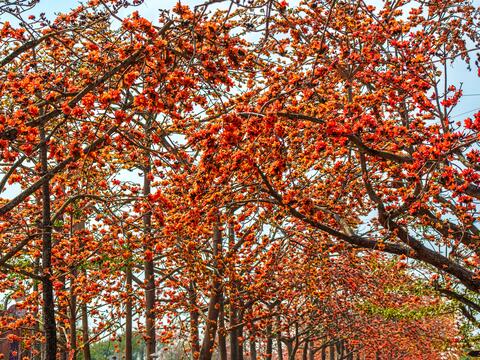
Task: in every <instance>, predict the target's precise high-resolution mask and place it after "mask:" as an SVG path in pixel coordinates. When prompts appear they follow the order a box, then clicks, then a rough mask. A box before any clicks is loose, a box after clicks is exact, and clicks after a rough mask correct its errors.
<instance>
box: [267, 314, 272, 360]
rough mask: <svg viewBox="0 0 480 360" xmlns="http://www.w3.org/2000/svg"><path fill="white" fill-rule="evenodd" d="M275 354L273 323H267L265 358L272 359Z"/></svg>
mask: <svg viewBox="0 0 480 360" xmlns="http://www.w3.org/2000/svg"><path fill="white" fill-rule="evenodd" d="M272 355H273V337H272V324H270V323H269V324H268V325H267V354H266V356H265V360H272Z"/></svg>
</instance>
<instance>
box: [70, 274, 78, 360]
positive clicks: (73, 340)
mask: <svg viewBox="0 0 480 360" xmlns="http://www.w3.org/2000/svg"><path fill="white" fill-rule="evenodd" d="M72 275H73V279H75V278H76V277H77V271H76V269H73V270H72ZM73 279H72V280H71V281H70V354H71V355H70V359H69V360H75V359H76V358H77V295H75V293H74V287H73V285H74V280H73Z"/></svg>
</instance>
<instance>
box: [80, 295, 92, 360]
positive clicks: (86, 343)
mask: <svg viewBox="0 0 480 360" xmlns="http://www.w3.org/2000/svg"><path fill="white" fill-rule="evenodd" d="M82 340H83V344H82V345H83V360H92V356H91V354H90V336H89V334H88V308H87V304H86V303H83V304H82Z"/></svg>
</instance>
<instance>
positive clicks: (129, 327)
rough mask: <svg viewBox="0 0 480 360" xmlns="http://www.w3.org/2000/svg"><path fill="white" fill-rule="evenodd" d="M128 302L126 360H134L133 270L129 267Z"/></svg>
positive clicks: (126, 306)
mask: <svg viewBox="0 0 480 360" xmlns="http://www.w3.org/2000/svg"><path fill="white" fill-rule="evenodd" d="M126 272H127V274H126V275H127V276H126V282H127V289H126V290H127V295H128V297H127V302H126V304H125V360H132V340H133V339H132V318H133V314H132V298H131V295H132V290H133V289H132V268H131V267H130V266H128V267H127V270H126Z"/></svg>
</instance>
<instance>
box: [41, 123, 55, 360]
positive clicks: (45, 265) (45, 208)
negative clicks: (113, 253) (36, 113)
mask: <svg viewBox="0 0 480 360" xmlns="http://www.w3.org/2000/svg"><path fill="white" fill-rule="evenodd" d="M40 141H41V143H42V145H41V146H40V162H41V169H42V175H45V174H47V173H48V160H47V159H48V154H47V151H48V150H47V144H46V141H45V130H44V129H43V127H42V128H41V129H40ZM51 220H52V219H51V214H50V182H49V181H47V182H45V184H43V186H42V274H43V276H44V280H43V289H42V296H43V309H42V310H43V331H44V333H45V360H56V357H57V325H56V322H55V301H54V295H53V283H52V276H53V274H52V222H51Z"/></svg>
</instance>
